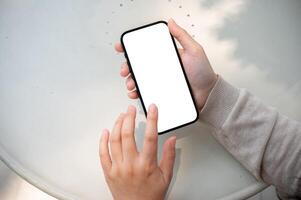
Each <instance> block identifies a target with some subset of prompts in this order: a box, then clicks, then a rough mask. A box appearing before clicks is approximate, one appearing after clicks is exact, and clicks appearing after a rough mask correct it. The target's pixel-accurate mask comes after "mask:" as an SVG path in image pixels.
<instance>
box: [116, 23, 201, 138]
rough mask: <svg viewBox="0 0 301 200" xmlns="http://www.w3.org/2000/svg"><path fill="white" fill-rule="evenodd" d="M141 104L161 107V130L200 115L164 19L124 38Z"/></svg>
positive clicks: (129, 33) (168, 128) (134, 31)
mask: <svg viewBox="0 0 301 200" xmlns="http://www.w3.org/2000/svg"><path fill="white" fill-rule="evenodd" d="M121 40H122V43H123V45H124V48H125V51H126V54H127V58H128V61H129V63H130V66H131V69H132V72H133V74H134V78H135V79H136V84H137V85H138V89H139V91H140V95H141V98H142V104H143V105H144V108H145V109H146V112H147V109H148V107H149V105H150V104H152V103H154V104H156V105H157V107H158V112H159V117H158V132H159V133H162V132H166V131H168V130H170V129H174V128H177V127H179V126H183V125H186V124H188V123H191V122H193V121H195V120H196V119H197V117H198V115H197V111H196V107H195V105H194V102H193V99H192V94H191V93H190V91H189V87H188V84H187V81H186V79H185V76H184V73H183V69H182V67H181V63H180V61H179V58H178V55H177V52H176V49H175V46H174V43H173V41H172V38H171V35H170V33H169V29H168V26H167V24H165V22H162V21H160V22H157V23H154V24H152V25H149V26H146V27H143V28H138V29H134V30H132V31H131V30H130V31H127V32H125V33H124V34H123V35H122V37H121Z"/></svg>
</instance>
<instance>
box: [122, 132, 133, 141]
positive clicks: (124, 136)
mask: <svg viewBox="0 0 301 200" xmlns="http://www.w3.org/2000/svg"><path fill="white" fill-rule="evenodd" d="M131 137H132V133H131V131H129V130H124V131H123V132H122V139H130V138H131Z"/></svg>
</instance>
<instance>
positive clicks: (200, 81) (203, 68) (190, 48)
mask: <svg viewBox="0 0 301 200" xmlns="http://www.w3.org/2000/svg"><path fill="white" fill-rule="evenodd" d="M168 28H169V31H170V33H171V34H172V35H173V36H174V37H175V39H176V40H177V41H178V42H179V43H180V45H181V47H180V48H178V51H179V53H180V57H181V59H182V62H183V65H184V69H185V72H186V74H187V77H188V80H189V83H190V85H191V87H192V91H193V94H194V97H195V100H196V103H197V107H198V110H199V111H200V110H201V109H202V108H203V106H204V105H205V102H206V99H207V97H208V95H209V93H210V91H211V89H212V88H213V86H214V84H215V82H216V80H217V75H216V74H215V72H214V71H213V69H212V67H211V65H210V63H209V61H208V58H207V56H206V54H205V51H204V49H203V48H202V46H201V45H200V44H199V43H198V42H197V41H196V40H194V38H193V37H191V36H190V35H189V33H188V32H187V31H186V30H185V29H183V28H182V27H180V26H179V25H178V24H177V23H176V22H175V21H174V20H173V19H170V20H169V21H168ZM115 50H116V51H117V52H120V53H123V52H124V49H123V47H122V45H121V43H120V42H117V43H116V44H115ZM120 75H121V76H122V77H124V78H126V83H125V84H126V87H127V89H128V96H129V98H131V99H137V98H138V94H137V90H136V85H135V82H134V80H133V78H132V76H131V73H130V70H129V66H128V64H127V62H124V63H122V66H121V69H120Z"/></svg>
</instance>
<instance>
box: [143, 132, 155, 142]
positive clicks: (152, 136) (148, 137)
mask: <svg viewBox="0 0 301 200" xmlns="http://www.w3.org/2000/svg"><path fill="white" fill-rule="evenodd" d="M145 140H146V141H147V142H151V143H152V142H156V141H157V137H156V134H154V133H146V134H145Z"/></svg>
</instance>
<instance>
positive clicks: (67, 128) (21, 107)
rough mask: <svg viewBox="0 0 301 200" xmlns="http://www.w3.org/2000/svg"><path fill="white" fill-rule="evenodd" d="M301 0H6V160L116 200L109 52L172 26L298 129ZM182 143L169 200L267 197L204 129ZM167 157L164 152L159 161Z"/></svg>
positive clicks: (1, 136)
mask: <svg viewBox="0 0 301 200" xmlns="http://www.w3.org/2000/svg"><path fill="white" fill-rule="evenodd" d="M300 8H301V3H300V1H297V0H295V1H293V0H292V1H280V0H276V1H271V0H266V1H255V0H254V1H243V0H231V1H229V0H219V1H218V0H216V1H196V0H187V1H175V0H172V1H168V0H166V1H155V0H154V1H67V0H61V1H58V0H57V1H51V2H50V1H17V0H10V1H5V0H2V1H0V44H1V45H0V91H1V92H0V102H1V104H0V105H1V107H0V108H1V112H0V122H1V123H0V157H1V160H3V161H4V162H5V163H6V164H7V165H8V166H9V167H10V168H11V169H13V170H14V171H15V172H17V173H18V174H19V175H20V176H22V177H23V178H24V179H26V180H28V181H29V182H31V183H32V184H33V185H35V186H37V187H39V188H40V189H42V190H44V191H45V192H47V193H49V194H51V195H53V196H56V197H58V198H62V199H110V198H111V196H110V193H109V190H108V188H107V186H106V184H105V181H104V177H103V175H102V172H101V168H100V166H99V161H98V139H99V135H100V131H101V130H102V128H104V127H112V124H113V121H114V119H115V117H116V116H117V115H118V113H120V112H121V111H123V110H125V108H126V106H127V105H128V104H135V105H137V106H138V107H139V108H140V112H139V115H138V120H137V122H138V127H137V134H136V138H137V143H138V145H139V146H141V141H142V139H143V128H144V115H143V112H142V110H141V106H140V104H139V102H138V101H131V100H129V99H128V98H127V95H126V91H125V88H124V80H122V79H121V78H120V77H119V69H120V68H119V66H120V63H121V62H123V61H124V58H123V55H121V54H120V55H117V54H116V53H115V52H114V50H113V44H114V43H115V42H116V41H118V40H119V37H120V34H121V33H122V32H123V31H125V30H127V29H129V28H133V27H135V26H139V25H142V24H146V23H150V22H153V21H157V20H161V19H163V20H167V19H168V18H169V17H173V18H174V19H175V20H176V21H177V22H178V23H179V24H181V25H182V26H183V27H185V28H186V29H187V30H188V31H189V33H191V34H192V35H193V37H194V38H195V39H196V40H197V41H198V42H200V43H201V44H202V45H203V46H204V48H205V50H206V52H207V54H208V57H209V59H210V61H211V64H212V66H213V68H214V69H215V71H216V72H217V73H219V74H221V75H222V76H223V77H224V78H225V79H226V80H228V81H229V82H231V83H232V84H233V85H235V86H237V87H244V88H247V89H248V90H250V91H251V92H252V93H254V94H255V95H257V96H259V97H260V98H261V99H262V100H263V101H264V102H265V103H267V104H269V105H271V106H275V107H277V108H278V109H279V111H281V112H282V113H283V114H286V115H288V116H289V117H291V118H294V119H297V120H301V109H300V102H301V101H300V100H301V93H300V91H301V81H300V78H299V76H300V71H301V70H300V67H299V65H300V60H301V58H300V52H301V43H300V38H299V37H300V35H301V24H300V23H301V20H300V17H301V16H300V15H301V14H300V12H299V10H300ZM173 134H176V135H177V137H178V141H177V159H176V164H175V169H174V172H175V173H174V174H175V176H174V179H173V181H172V184H171V187H170V190H169V192H168V195H167V196H168V198H169V199H183V198H184V197H186V198H187V197H189V199H218V198H223V199H241V198H246V197H248V196H251V195H253V194H255V193H256V192H258V191H260V190H261V189H263V188H264V184H262V183H260V182H257V181H256V180H255V179H254V178H253V177H252V175H250V174H249V173H248V172H247V171H246V170H245V169H244V168H243V167H242V166H241V165H240V164H239V163H238V162H237V161H235V160H234V158H232V157H231V155H229V154H228V153H227V152H226V151H225V150H224V149H223V147H222V146H220V145H219V144H218V143H217V142H216V141H215V140H214V138H213V137H212V136H211V134H210V129H209V128H208V127H207V126H206V125H204V124H203V123H202V122H198V123H195V124H193V125H191V126H188V127H185V128H182V129H179V130H177V131H173V132H172V133H169V134H166V135H163V136H160V140H159V143H160V146H161V145H162V143H163V142H164V140H165V139H166V138H167V137H169V136H171V135H173ZM160 152H161V148H160V150H159V153H160Z"/></svg>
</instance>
